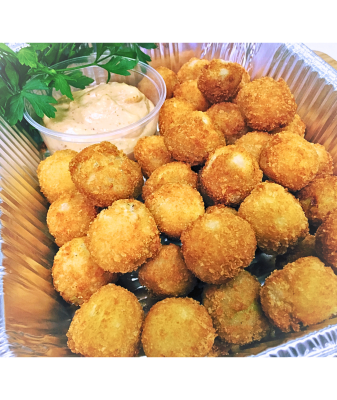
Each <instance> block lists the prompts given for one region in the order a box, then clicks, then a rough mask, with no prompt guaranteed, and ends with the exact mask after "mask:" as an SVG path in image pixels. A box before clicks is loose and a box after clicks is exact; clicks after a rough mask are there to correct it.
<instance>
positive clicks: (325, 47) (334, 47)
mask: <svg viewBox="0 0 337 400" xmlns="http://www.w3.org/2000/svg"><path fill="white" fill-rule="evenodd" d="M304 44H305V45H306V46H308V47H309V48H310V49H311V50H317V51H321V52H322V53H325V54H327V55H328V56H330V57H332V58H333V59H335V60H336V61H337V43H304Z"/></svg>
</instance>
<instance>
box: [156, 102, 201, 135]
mask: <svg viewBox="0 0 337 400" xmlns="http://www.w3.org/2000/svg"><path fill="white" fill-rule="evenodd" d="M192 111H195V107H194V106H193V105H192V104H191V103H189V102H188V101H186V100H183V99H177V98H175V97H174V98H172V99H169V100H165V101H164V104H163V105H162V107H161V109H160V111H159V120H158V124H159V131H160V135H161V136H165V134H166V132H167V130H168V129H169V128H170V127H171V126H172V125H174V124H177V123H179V122H180V121H181V120H183V119H184V118H185V115H186V114H190V113H191V112H192Z"/></svg>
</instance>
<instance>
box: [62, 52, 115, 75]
mask: <svg viewBox="0 0 337 400" xmlns="http://www.w3.org/2000/svg"><path fill="white" fill-rule="evenodd" d="M112 56H113V55H111V54H110V55H108V56H106V57H103V58H102V59H100V60H99V61H98V62H97V61H95V62H93V63H91V64H86V65H80V66H78V67H72V68H64V69H55V71H56V72H66V71H73V70H75V69H82V68H87V67H92V66H93V65H98V66H100V65H99V63H101V62H102V61H104V60H106V59H107V58H109V57H112Z"/></svg>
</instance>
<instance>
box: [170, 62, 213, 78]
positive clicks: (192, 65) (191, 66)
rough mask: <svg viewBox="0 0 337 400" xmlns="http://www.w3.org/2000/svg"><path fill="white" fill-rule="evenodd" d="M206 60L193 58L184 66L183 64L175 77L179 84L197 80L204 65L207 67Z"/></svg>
mask: <svg viewBox="0 0 337 400" xmlns="http://www.w3.org/2000/svg"><path fill="white" fill-rule="evenodd" d="M208 64H209V61H208V60H201V59H199V58H196V57H193V58H191V59H190V60H189V61H187V62H186V63H185V64H183V65H182V66H181V68H180V70H179V71H178V73H177V77H178V80H179V82H180V83H182V82H185V81H189V80H193V79H198V78H199V75H200V74H201V71H202V69H203V68H204V66H205V65H208Z"/></svg>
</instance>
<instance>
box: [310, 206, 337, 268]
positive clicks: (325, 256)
mask: <svg viewBox="0 0 337 400" xmlns="http://www.w3.org/2000/svg"><path fill="white" fill-rule="evenodd" d="M315 248H316V252H317V254H318V255H319V256H320V257H321V258H322V260H323V261H324V262H326V263H327V264H328V265H330V266H331V267H332V268H333V270H334V271H335V272H336V273H337V209H335V210H334V211H331V212H330V213H329V214H328V216H327V217H326V218H325V220H324V222H323V224H322V225H321V226H320V227H319V228H318V229H317V232H316V243H315Z"/></svg>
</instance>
